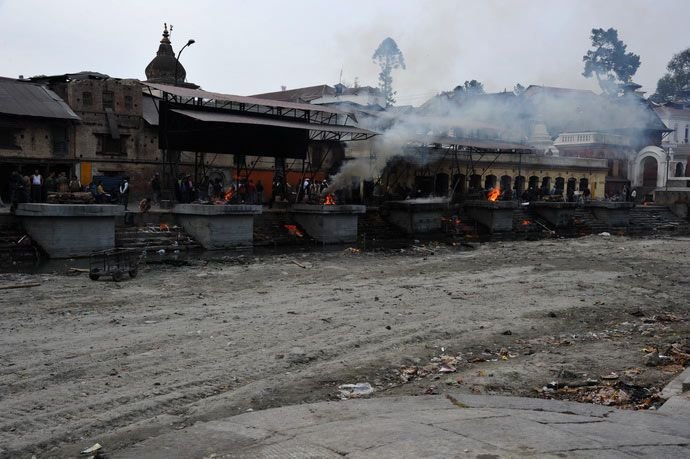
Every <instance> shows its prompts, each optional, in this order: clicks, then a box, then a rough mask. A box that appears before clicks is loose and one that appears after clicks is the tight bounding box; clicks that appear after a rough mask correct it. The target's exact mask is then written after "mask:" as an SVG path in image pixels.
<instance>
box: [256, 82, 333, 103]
mask: <svg viewBox="0 0 690 459" xmlns="http://www.w3.org/2000/svg"><path fill="white" fill-rule="evenodd" d="M324 95H335V88H332V87H330V86H328V85H327V84H320V85H317V86H307V87H305V88H296V89H286V90H285V91H276V92H266V93H263V94H254V95H253V96H251V97H257V98H259V99H270V100H280V101H285V102H304V103H308V102H311V101H312V100H315V99H318V98H319V97H323V96H324Z"/></svg>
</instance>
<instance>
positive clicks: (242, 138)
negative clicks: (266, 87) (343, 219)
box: [142, 82, 377, 159]
mask: <svg viewBox="0 0 690 459" xmlns="http://www.w3.org/2000/svg"><path fill="white" fill-rule="evenodd" d="M142 84H144V85H145V86H147V87H148V88H149V93H150V94H151V95H152V96H154V97H156V98H158V99H159V103H158V115H159V126H160V130H159V145H160V147H161V148H163V149H168V150H185V151H195V152H210V153H227V154H238V155H253V156H268V157H279V158H296V159H304V158H305V157H306V153H307V149H308V145H309V143H310V142H314V141H354V140H366V139H368V138H371V137H373V136H374V135H376V134H377V133H375V132H372V131H369V130H366V129H362V128H359V127H357V126H356V125H355V123H356V121H357V120H356V118H355V117H354V116H353V115H352V114H349V113H346V112H343V111H340V110H336V109H333V108H330V107H322V106H318V105H309V104H297V103H292V102H282V101H274V100H268V99H260V98H256V97H244V96H234V95H229V94H220V93H215V92H209V91H202V90H199V89H190V88H182V87H178V86H170V85H163V84H154V83H146V82H144V83H142ZM154 91H156V93H154Z"/></svg>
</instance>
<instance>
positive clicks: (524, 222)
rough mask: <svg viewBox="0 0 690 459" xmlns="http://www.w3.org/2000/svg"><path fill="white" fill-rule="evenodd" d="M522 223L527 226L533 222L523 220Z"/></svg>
mask: <svg viewBox="0 0 690 459" xmlns="http://www.w3.org/2000/svg"><path fill="white" fill-rule="evenodd" d="M522 224H523V225H525V226H527V225H531V224H532V222H531V221H529V220H522Z"/></svg>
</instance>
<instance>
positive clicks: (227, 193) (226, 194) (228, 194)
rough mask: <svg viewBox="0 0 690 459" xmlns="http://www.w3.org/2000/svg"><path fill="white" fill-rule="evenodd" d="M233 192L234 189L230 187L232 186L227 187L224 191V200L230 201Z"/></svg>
mask: <svg viewBox="0 0 690 459" xmlns="http://www.w3.org/2000/svg"><path fill="white" fill-rule="evenodd" d="M234 194H235V190H233V189H232V187H230V188H228V191H226V192H225V200H226V201H232V196H233V195H234Z"/></svg>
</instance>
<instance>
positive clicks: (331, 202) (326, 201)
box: [323, 193, 335, 206]
mask: <svg viewBox="0 0 690 459" xmlns="http://www.w3.org/2000/svg"><path fill="white" fill-rule="evenodd" d="M323 205H324V206H334V205H335V197H334V196H333V193H328V194H327V195H326V199H324V201H323Z"/></svg>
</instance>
